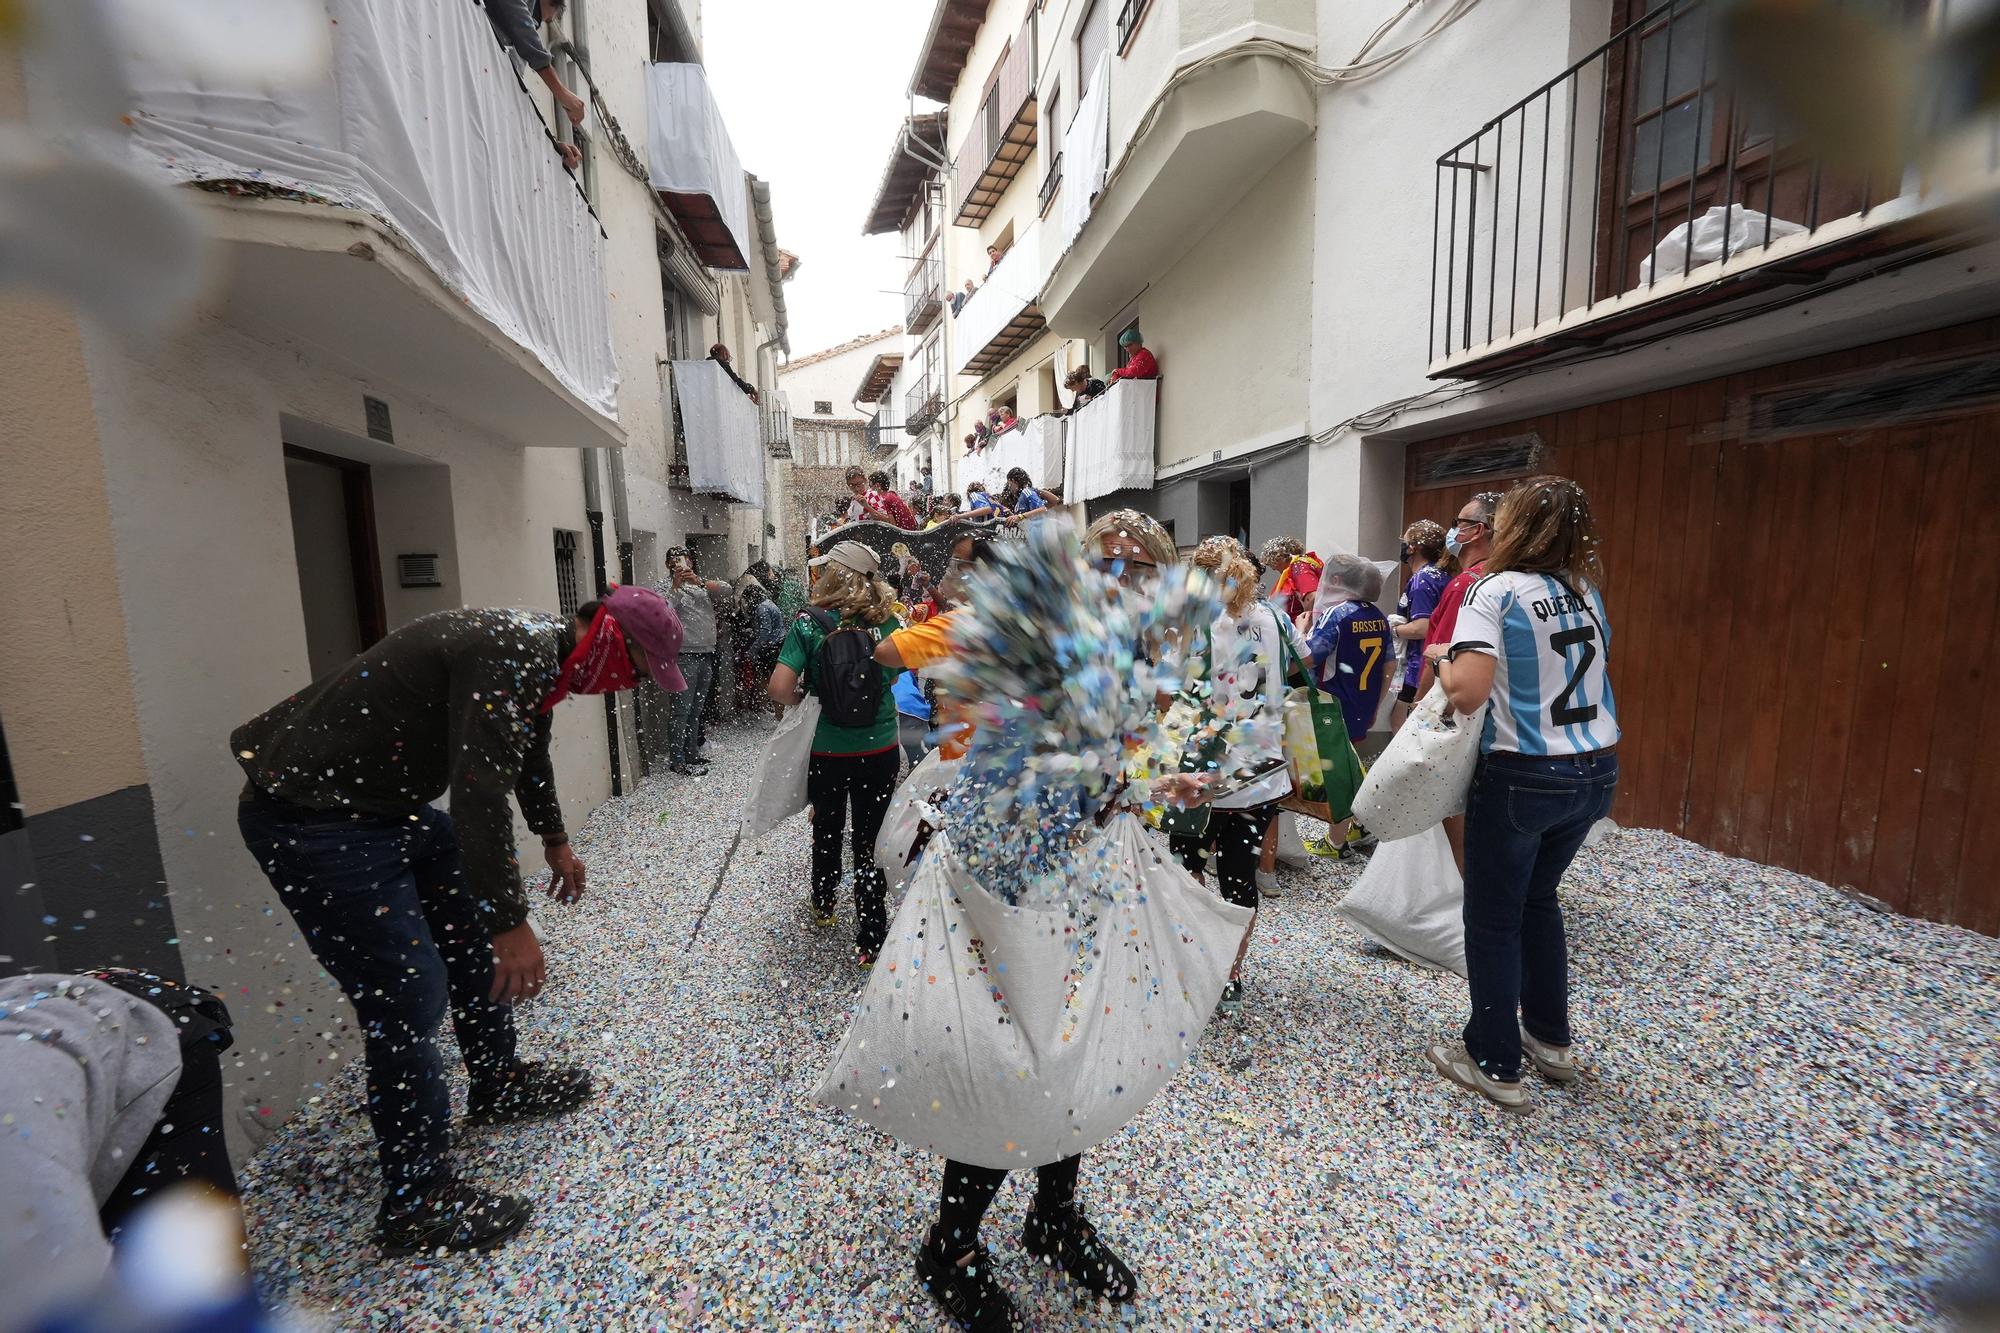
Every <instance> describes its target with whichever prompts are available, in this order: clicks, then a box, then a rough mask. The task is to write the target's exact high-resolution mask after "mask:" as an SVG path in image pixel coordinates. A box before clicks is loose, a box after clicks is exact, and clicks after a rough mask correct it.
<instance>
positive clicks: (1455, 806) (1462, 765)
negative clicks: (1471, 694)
mask: <svg viewBox="0 0 2000 1333" xmlns="http://www.w3.org/2000/svg"><path fill="white" fill-rule="evenodd" d="M1490 707H1492V705H1491V704H1487V705H1486V706H1485V707H1482V708H1481V709H1480V710H1479V712H1478V713H1477V714H1476V715H1474V716H1472V717H1459V716H1456V715H1454V714H1453V712H1452V708H1451V704H1450V703H1448V702H1447V701H1446V700H1445V696H1444V687H1443V686H1441V685H1433V686H1431V692H1430V693H1429V694H1426V695H1425V696H1424V697H1423V698H1421V699H1419V700H1417V706H1416V707H1415V708H1413V709H1411V710H1410V715H1409V716H1408V717H1406V718H1404V719H1403V725H1402V728H1401V729H1400V730H1398V731H1397V732H1396V734H1395V736H1394V737H1392V738H1391V739H1390V741H1389V746H1388V748H1387V749H1385V750H1383V751H1382V756H1381V758H1379V759H1377V760H1376V761H1375V766H1374V767H1373V768H1370V769H1369V770H1368V776H1367V777H1366V778H1364V779H1363V780H1362V783H1361V790H1360V791H1358V792H1356V793H1355V794H1354V817H1355V818H1356V819H1359V820H1360V821H1361V823H1362V825H1363V827H1365V828H1366V829H1367V830H1368V831H1369V832H1370V833H1373V834H1374V835H1375V836H1376V837H1378V838H1380V839H1381V840H1382V841H1383V842H1393V841H1394V840H1395V839H1397V838H1412V837H1415V836H1416V835H1417V834H1419V833H1422V832H1423V831H1424V830H1425V829H1427V828H1430V827H1432V826H1433V825H1435V824H1437V823H1439V822H1440V821H1442V820H1443V819H1444V818H1445V816H1447V815H1455V814H1457V813H1459V812H1460V811H1461V810H1463V809H1465V793H1466V790H1467V789H1468V788H1469V787H1471V785H1472V769H1473V765H1475V764H1477V763H1478V762H1479V733H1480V729H1481V728H1482V727H1483V725H1484V724H1485V718H1486V708H1490Z"/></svg>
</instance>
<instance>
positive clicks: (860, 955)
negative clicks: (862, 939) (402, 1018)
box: [854, 947, 875, 972]
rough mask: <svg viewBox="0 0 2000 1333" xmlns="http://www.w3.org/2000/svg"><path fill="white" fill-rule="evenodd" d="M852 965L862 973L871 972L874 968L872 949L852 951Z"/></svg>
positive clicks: (873, 952)
mask: <svg viewBox="0 0 2000 1333" xmlns="http://www.w3.org/2000/svg"><path fill="white" fill-rule="evenodd" d="M854 965H855V966H856V967H858V968H860V969H861V970H862V971H863V972H870V971H873V970H874V968H875V951H874V950H873V949H863V948H859V947H857V948H856V949H855V950H854Z"/></svg>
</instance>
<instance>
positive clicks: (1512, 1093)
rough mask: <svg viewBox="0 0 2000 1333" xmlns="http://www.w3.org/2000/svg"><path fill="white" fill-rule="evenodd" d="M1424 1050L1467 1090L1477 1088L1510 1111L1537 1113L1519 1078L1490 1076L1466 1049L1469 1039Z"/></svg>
mask: <svg viewBox="0 0 2000 1333" xmlns="http://www.w3.org/2000/svg"><path fill="white" fill-rule="evenodd" d="M1424 1054H1426V1055H1428V1056H1429V1057H1430V1061H1431V1063H1432V1064H1434V1065H1436V1066H1437V1071H1438V1073H1440V1074H1443V1075H1444V1076H1445V1077H1446V1078H1448V1079H1450V1080H1451V1081H1452V1082H1453V1083H1456V1084H1458V1086H1459V1087H1461V1088H1464V1089H1465V1090H1466V1091H1467V1092H1476V1093H1478V1094H1479V1095H1480V1096H1482V1097H1484V1098H1485V1099H1486V1100H1487V1101H1489V1102H1492V1103H1493V1104H1494V1105H1495V1106H1497V1107H1499V1108H1500V1109H1501V1110H1503V1111H1505V1112H1506V1113H1507V1114H1509V1115H1533V1114H1534V1113H1535V1104H1534V1103H1533V1102H1531V1101H1529V1100H1528V1090H1527V1089H1526V1088H1524V1087H1522V1086H1521V1084H1520V1083H1519V1081H1518V1080H1517V1081H1516V1082H1513V1083H1502V1082H1501V1081H1500V1080H1499V1079H1497V1078H1488V1077H1487V1076H1486V1072H1485V1071H1484V1070H1482V1069H1481V1068H1480V1067H1479V1063H1478V1061H1476V1060H1474V1059H1473V1058H1472V1057H1471V1056H1470V1055H1469V1054H1467V1053H1466V1049H1465V1043H1464V1042H1460V1041H1455V1042H1452V1043H1451V1044H1450V1045H1440V1046H1433V1047H1431V1048H1430V1049H1429V1050H1428V1051H1426V1052H1424Z"/></svg>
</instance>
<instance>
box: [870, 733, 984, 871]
mask: <svg viewBox="0 0 2000 1333" xmlns="http://www.w3.org/2000/svg"><path fill="white" fill-rule="evenodd" d="M963 766H964V760H962V759H947V758H945V757H944V752H943V751H942V750H932V751H931V752H930V753H929V754H927V755H925V756H924V757H923V759H921V760H920V761H919V762H918V763H917V766H916V767H915V768H913V769H911V770H910V776H908V777H906V778H904V779H903V785H902V786H900V787H898V788H896V794H895V795H894V796H891V797H890V798H889V811H888V813H887V814H885V815H883V816H882V831H881V832H880V833H878V834H876V835H875V865H876V867H877V868H878V869H880V870H881V872H882V874H883V877H884V878H886V879H887V880H888V881H889V892H891V893H899V892H901V891H902V888H903V882H904V881H905V880H907V879H909V877H910V863H911V862H912V861H914V860H915V859H916V851H917V835H918V833H920V832H921V831H922V829H923V827H924V825H925V824H929V825H930V827H931V828H932V829H933V830H935V829H939V828H942V827H943V826H944V817H943V816H942V815H941V814H939V813H938V802H940V801H941V800H943V799H944V793H945V791H946V789H947V788H949V787H950V786H951V784H952V782H953V781H954V780H955V779H956V778H957V777H958V772H959V769H960V768H961V767H963Z"/></svg>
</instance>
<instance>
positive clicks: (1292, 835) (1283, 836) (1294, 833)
mask: <svg viewBox="0 0 2000 1333" xmlns="http://www.w3.org/2000/svg"><path fill="white" fill-rule="evenodd" d="M1278 860H1280V861H1282V862H1283V863H1284V864H1286V865H1288V866H1306V865H1311V864H1312V861H1313V858H1312V853H1310V852H1308V851H1307V850H1306V843H1305V839H1304V838H1303V837H1302V836H1300V834H1299V817H1298V816H1297V815H1295V814H1293V813H1292V812H1291V811H1289V810H1280V811H1279V812H1278Z"/></svg>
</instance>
